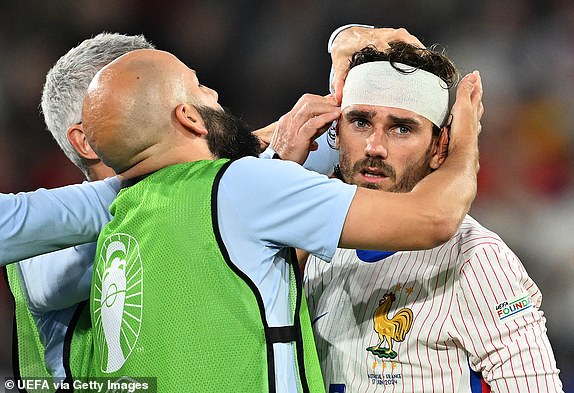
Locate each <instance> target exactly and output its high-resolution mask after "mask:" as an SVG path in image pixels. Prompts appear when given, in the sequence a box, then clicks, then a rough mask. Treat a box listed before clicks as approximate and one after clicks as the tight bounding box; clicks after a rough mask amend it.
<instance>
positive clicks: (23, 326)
mask: <svg viewBox="0 0 574 393" xmlns="http://www.w3.org/2000/svg"><path fill="white" fill-rule="evenodd" d="M6 272H7V275H8V283H9V285H10V291H11V292H12V295H13V296H14V306H15V309H14V315H15V317H16V334H17V345H18V348H17V351H18V363H19V364H18V365H17V366H18V368H19V371H20V376H21V377H22V378H26V377H28V378H50V374H49V373H48V370H46V366H45V363H44V347H43V346H42V343H41V342H40V336H39V334H38V329H37V327H36V324H35V322H34V319H33V318H32V315H31V314H30V310H29V309H28V307H27V305H26V300H25V297H24V293H23V289H22V285H21V282H20V274H19V273H18V267H17V266H16V265H8V266H6ZM28 391H29V392H34V391H35V390H28ZM43 391H45V390H43Z"/></svg>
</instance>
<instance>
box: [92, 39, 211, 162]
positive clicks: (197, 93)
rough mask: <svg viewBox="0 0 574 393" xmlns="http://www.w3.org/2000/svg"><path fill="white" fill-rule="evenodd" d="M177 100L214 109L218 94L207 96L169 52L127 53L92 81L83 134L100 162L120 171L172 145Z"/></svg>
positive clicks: (186, 68)
mask: <svg viewBox="0 0 574 393" xmlns="http://www.w3.org/2000/svg"><path fill="white" fill-rule="evenodd" d="M210 91H211V90H210ZM211 92H213V91H211ZM213 93H214V92H213ZM213 96H214V97H213ZM206 101H207V102H206ZM181 104H185V105H189V106H193V105H198V104H200V105H207V106H211V107H215V108H217V107H219V104H217V94H214V95H213V94H212V95H211V100H210V97H208V96H206V94H205V92H203V91H202V90H200V87H199V86H198V81H197V77H196V75H195V72H194V71H193V70H191V69H189V68H188V67H187V66H186V65H185V64H183V63H182V62H181V61H179V60H178V59H177V58H176V57H175V56H173V55H172V54H170V53H168V52H164V51H159V50H153V49H143V50H136V51H132V52H130V53H127V54H125V55H123V56H120V57H119V58H118V59H116V60H115V61H113V62H112V63H110V64H109V65H107V66H106V67H104V68H102V69H101V70H100V71H99V72H98V73H97V74H96V76H95V77H94V79H93V81H92V82H91V84H90V86H89V88H88V94H87V96H86V99H85V101H84V107H83V111H82V121H83V125H84V130H85V133H86V137H87V138H88V141H89V143H90V145H91V146H92V148H93V149H94V151H95V152H96V153H97V154H98V156H100V158H101V159H102V161H103V162H104V163H106V164H107V165H109V166H111V167H112V168H113V169H114V170H115V171H116V172H118V173H120V172H123V171H124V170H126V169H127V168H130V167H131V166H133V165H135V164H137V163H138V162H139V161H141V160H142V159H145V158H146V157H147V156H149V154H151V152H150V149H151V150H154V149H157V148H158V146H163V147H164V148H169V147H168V145H169V144H170V143H175V141H174V136H175V134H176V131H177V129H178V127H181V124H180V122H178V121H177V119H176V116H175V111H176V108H177V107H178V105H181ZM219 108H220V107H219Z"/></svg>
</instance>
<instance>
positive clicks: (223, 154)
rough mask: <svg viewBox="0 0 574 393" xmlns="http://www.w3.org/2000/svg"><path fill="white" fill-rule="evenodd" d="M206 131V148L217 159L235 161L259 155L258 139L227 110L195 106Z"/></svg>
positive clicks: (241, 121)
mask: <svg viewBox="0 0 574 393" xmlns="http://www.w3.org/2000/svg"><path fill="white" fill-rule="evenodd" d="M196 109H197V111H198V112H199V114H200V115H201V117H202V118H203V121H204V123H205V128H206V129H207V137H206V139H207V146H208V147H209V150H210V151H211V153H212V154H213V155H214V156H216V157H218V158H228V159H230V160H236V159H238V158H242V157H246V156H253V157H257V156H258V155H259V153H260V147H259V139H257V137H256V136H255V135H253V134H252V133H251V131H250V130H249V127H248V126H247V124H246V123H245V122H244V121H243V120H241V119H240V118H238V117H236V116H234V115H233V114H231V112H229V111H228V110H227V109H224V110H217V109H213V108H210V107H207V106H197V107H196Z"/></svg>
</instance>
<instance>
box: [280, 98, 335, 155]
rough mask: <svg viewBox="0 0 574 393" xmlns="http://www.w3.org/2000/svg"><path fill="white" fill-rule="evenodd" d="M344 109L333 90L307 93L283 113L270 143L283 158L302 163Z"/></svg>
mask: <svg viewBox="0 0 574 393" xmlns="http://www.w3.org/2000/svg"><path fill="white" fill-rule="evenodd" d="M340 114H341V110H340V108H339V105H338V104H337V102H336V100H335V97H334V96H333V95H332V94H329V95H327V96H324V97H322V96H318V95H314V94H305V95H303V96H302V97H301V98H300V99H299V101H297V103H296V104H295V106H294V107H293V109H292V110H291V111H289V112H288V113H286V114H285V115H283V116H281V118H280V119H279V121H278V122H277V126H276V128H275V132H274V133H273V137H272V138H271V144H270V145H271V147H272V148H273V150H275V152H277V154H279V156H280V157H281V158H282V159H283V160H290V161H295V162H298V163H299V164H303V162H305V160H306V159H307V155H308V154H309V151H313V150H316V149H317V144H316V142H315V139H317V138H318V137H319V136H320V135H321V134H322V133H324V132H325V131H327V129H328V128H329V126H330V125H331V124H332V123H333V121H334V120H336V119H338V118H339V115H340Z"/></svg>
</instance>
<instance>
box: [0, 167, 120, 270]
mask: <svg viewBox="0 0 574 393" xmlns="http://www.w3.org/2000/svg"><path fill="white" fill-rule="evenodd" d="M119 188H120V182H119V180H118V179H117V178H110V179H107V180H104V181H98V182H91V183H88V182H86V183H83V184H78V185H72V186H66V187H61V188H56V189H52V190H46V189H39V190H37V191H33V192H27V193H19V194H1V195H0V266H3V265H5V264H7V263H10V262H14V261H18V260H22V259H25V258H28V257H31V256H34V255H39V254H43V253H47V252H51V251H54V250H58V249H62V248H66V247H69V246H73V245H76V244H83V243H88V242H93V241H95V240H96V239H97V237H98V234H99V232H100V230H101V228H102V227H103V226H104V225H105V224H106V223H107V222H108V221H109V220H110V218H111V216H110V213H109V206H110V204H111V203H112V201H113V200H114V198H115V197H116V194H117V192H118V191H119Z"/></svg>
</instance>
